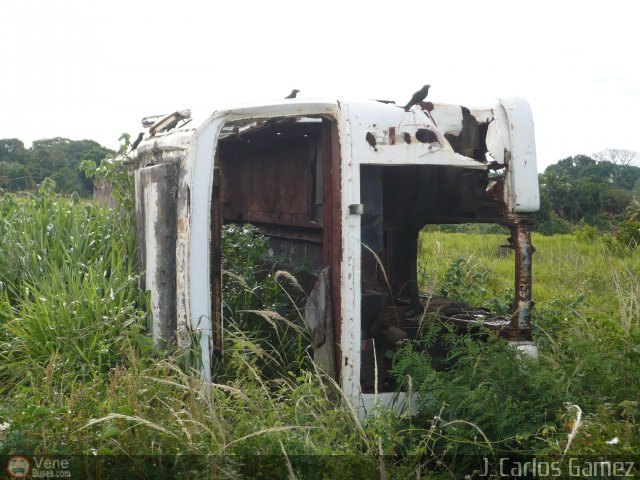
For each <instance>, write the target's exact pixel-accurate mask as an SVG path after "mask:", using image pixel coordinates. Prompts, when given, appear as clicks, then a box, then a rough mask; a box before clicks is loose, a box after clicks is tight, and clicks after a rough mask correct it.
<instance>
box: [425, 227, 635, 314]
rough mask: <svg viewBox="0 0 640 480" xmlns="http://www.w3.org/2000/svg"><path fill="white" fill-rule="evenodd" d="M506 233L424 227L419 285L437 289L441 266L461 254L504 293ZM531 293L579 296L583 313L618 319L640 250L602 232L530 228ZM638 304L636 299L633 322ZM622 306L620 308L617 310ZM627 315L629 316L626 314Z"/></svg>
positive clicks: (508, 268) (509, 255) (547, 298)
mask: <svg viewBox="0 0 640 480" xmlns="http://www.w3.org/2000/svg"><path fill="white" fill-rule="evenodd" d="M507 236H508V234H506V233H505V235H496V234H474V233H470V234H466V233H443V232H423V233H422V234H421V243H420V248H421V249H422V250H421V254H422V255H421V257H422V258H423V259H424V261H425V264H424V265H422V271H426V272H427V274H426V275H424V277H423V281H422V283H423V286H424V287H425V288H427V289H435V290H437V289H438V281H440V280H441V278H442V275H443V271H444V269H446V267H447V266H448V265H450V264H451V262H452V261H453V260H454V259H456V258H460V257H461V258H464V260H465V262H468V264H469V265H472V266H473V268H476V269H483V270H486V271H489V272H490V273H491V290H492V291H493V293H494V294H497V295H502V294H503V293H504V292H505V291H509V290H510V289H512V288H513V283H514V258H513V251H511V250H507V251H504V250H503V255H502V256H501V255H500V253H499V246H500V245H504V244H507ZM532 242H533V245H534V247H535V248H536V253H535V254H534V256H533V297H534V299H535V301H536V302H537V303H549V302H560V303H563V304H567V305H571V304H573V303H574V302H576V301H577V300H578V299H583V300H582V301H581V303H582V304H583V305H582V307H581V312H582V313H583V314H584V315H587V316H597V317H609V318H611V319H614V320H615V319H619V320H622V318H621V314H622V315H624V313H625V310H628V307H627V305H628V304H629V303H631V304H633V303H634V302H633V301H632V300H633V299H634V298H635V299H637V298H638V296H639V295H640V291H639V290H638V280H639V272H640V250H638V249H636V250H635V251H633V250H622V251H616V250H612V249H611V248H610V247H609V246H608V244H607V242H605V241H604V240H603V238H602V237H599V236H596V237H593V238H587V237H581V236H580V235H576V234H573V235H553V236H544V235H540V234H536V233H534V234H533V236H532ZM637 308H638V305H637V303H635V312H631V313H632V316H633V315H635V319H636V326H638V325H637V321H638V317H637V315H638V313H639V312H638V310H637ZM621 309H622V312H621ZM625 321H628V319H626V318H625Z"/></svg>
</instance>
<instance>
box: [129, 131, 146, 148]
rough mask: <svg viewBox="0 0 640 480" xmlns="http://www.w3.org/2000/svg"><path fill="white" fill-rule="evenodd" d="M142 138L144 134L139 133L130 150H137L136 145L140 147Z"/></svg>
mask: <svg viewBox="0 0 640 480" xmlns="http://www.w3.org/2000/svg"><path fill="white" fill-rule="evenodd" d="M142 137H144V132H140V134H139V135H138V138H136V139H135V140H134V142H133V143H132V144H131V150H135V149H136V148H138V145H140V142H141V141H142ZM131 150H129V151H131Z"/></svg>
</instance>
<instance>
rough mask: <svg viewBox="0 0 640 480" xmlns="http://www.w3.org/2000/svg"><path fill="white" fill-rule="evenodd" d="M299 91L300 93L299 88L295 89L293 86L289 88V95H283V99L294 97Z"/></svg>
mask: <svg viewBox="0 0 640 480" xmlns="http://www.w3.org/2000/svg"><path fill="white" fill-rule="evenodd" d="M299 93H300V90H297V89H295V88H294V89H293V90H291V93H290V94H289V95H287V96H286V97H284V98H285V100H286V99H287V98H296V95H298V94H299Z"/></svg>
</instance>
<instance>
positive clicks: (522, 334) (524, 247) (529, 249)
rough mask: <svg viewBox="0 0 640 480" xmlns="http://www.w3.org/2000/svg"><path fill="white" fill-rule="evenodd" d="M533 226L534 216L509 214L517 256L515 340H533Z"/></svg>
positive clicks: (514, 311)
mask: <svg viewBox="0 0 640 480" xmlns="http://www.w3.org/2000/svg"><path fill="white" fill-rule="evenodd" d="M532 226H533V217H531V216H530V215H516V214H512V215H510V216H509V228H510V230H511V239H510V241H511V244H512V245H513V248H514V250H515V257H516V265H515V292H514V293H515V295H514V301H513V305H512V307H511V331H512V335H513V336H514V340H515V339H517V340H531V309H532V308H533V298H532V293H531V277H532V263H531V261H532V257H533V253H534V252H535V250H536V249H535V248H534V247H533V245H532V244H531V227H532Z"/></svg>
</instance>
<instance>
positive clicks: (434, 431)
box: [0, 191, 640, 478]
mask: <svg viewBox="0 0 640 480" xmlns="http://www.w3.org/2000/svg"><path fill="white" fill-rule="evenodd" d="M0 235H1V236H0V282H2V283H1V284H0V379H2V386H1V387H0V425H6V424H9V427H8V429H5V427H3V431H0V453H6V454H27V455H31V454H33V453H39V454H44V455H50V454H64V455H68V454H73V453H75V454H86V455H89V456H90V457H91V458H93V456H98V458H103V461H101V463H100V464H99V465H98V466H97V467H96V470H94V471H92V473H91V475H88V474H86V473H85V474H84V476H85V477H87V478H89V477H91V478H122V477H123V476H125V475H132V474H133V473H135V474H137V475H138V477H140V478H149V477H151V478H153V474H154V473H157V472H165V473H166V474H167V475H172V476H175V475H181V478H202V476H203V475H209V476H215V477H216V478H217V477H221V478H226V477H230V478H237V477H242V476H247V477H254V476H256V475H262V476H265V477H276V478H283V477H287V478H292V477H305V476H309V475H314V476H316V477H327V478H329V477H330V478H334V477H335V478H354V477H356V478H360V477H367V478H368V477H372V478H378V477H379V478H404V477H411V478H416V477H420V478H421V476H425V475H426V476H429V475H436V474H442V475H445V476H448V477H449V478H450V476H451V475H459V474H466V473H472V472H473V470H474V469H477V468H478V466H479V464H478V459H479V458H482V456H483V455H489V456H492V458H493V456H496V455H498V454H500V453H504V452H511V453H512V452H514V451H516V452H520V453H522V452H525V453H555V454H558V455H561V454H562V452H563V451H564V450H568V452H567V455H569V454H571V453H576V452H577V453H591V452H593V451H596V452H602V451H606V452H609V453H616V452H617V450H615V449H616V448H618V447H617V446H616V445H614V444H607V443H606V441H608V440H610V439H612V438H613V437H618V438H619V439H620V442H621V443H620V448H622V447H624V448H625V449H626V450H624V451H626V452H640V445H639V442H638V425H639V422H640V412H639V411H638V404H637V399H638V397H640V370H639V367H638V365H639V363H640V362H639V361H640V353H638V352H637V351H636V345H637V344H638V343H640V335H639V330H640V328H639V326H638V305H637V301H636V300H637V288H638V278H639V275H638V272H639V268H638V265H639V263H640V262H639V257H638V252H637V251H636V252H635V253H631V252H629V253H628V254H627V253H625V254H624V255H626V256H624V257H623V256H621V253H620V252H612V251H610V250H608V249H607V247H606V245H604V244H601V243H600V242H597V241H595V242H588V241H585V240H584V239H580V238H578V237H575V236H559V237H539V236H534V243H535V244H536V247H537V248H538V252H537V253H536V254H535V256H534V259H535V262H534V282H535V283H534V297H535V298H536V301H537V306H536V310H535V317H534V321H535V322H536V330H535V339H536V342H537V344H538V347H539V349H540V359H539V360H538V361H537V362H534V361H530V360H526V359H523V358H522V357H521V356H520V355H519V354H518V353H517V352H516V351H515V350H513V349H511V348H510V347H509V346H508V345H506V343H505V342H504V341H502V340H501V339H499V338H497V337H493V336H491V335H487V334H485V333H482V334H481V335H476V334H469V335H462V336H460V335H454V332H452V331H451V330H448V329H446V328H443V327H441V326H440V325H439V324H438V323H437V322H434V321H433V319H428V320H429V321H428V322H427V323H426V325H425V329H424V335H423V336H422V337H421V338H420V339H418V340H417V341H416V342H405V343H404V344H403V345H402V346H401V348H400V349H399V353H397V354H396V357H395V367H394V368H395V371H396V373H397V376H398V380H399V382H405V383H404V385H405V386H406V388H407V389H411V390H414V391H416V392H417V393H418V395H419V401H418V405H419V407H420V408H419V413H418V416H417V417H415V418H406V417H400V416H398V415H396V414H395V413H393V412H388V411H385V410H384V409H379V410H378V411H377V412H376V413H377V414H376V415H374V416H372V417H371V418H369V419H366V420H361V419H359V418H358V416H357V415H356V414H355V411H354V409H353V407H352V406H351V405H350V404H349V403H348V402H347V401H346V400H345V397H344V395H343V393H342V392H341V391H340V389H339V387H338V386H337V384H336V383H335V381H333V380H332V379H329V378H327V377H326V376H325V375H324V374H322V373H321V372H320V371H319V370H318V369H317V368H316V367H315V365H314V364H313V362H312V360H311V357H312V355H311V352H310V350H309V341H308V335H307V333H306V332H305V331H304V327H303V322H302V321H301V318H300V313H299V312H300V308H301V306H302V303H303V302H304V297H303V296H302V294H301V292H300V290H299V289H298V288H297V287H296V286H295V279H294V278H293V277H292V276H291V275H290V274H286V273H282V272H281V271H279V269H280V268H281V267H280V266H279V265H278V262H277V259H273V258H271V259H270V262H269V266H268V268H266V267H265V264H264V262H262V260H264V259H265V256H268V253H269V252H268V244H267V242H266V240H265V239H264V238H263V237H260V236H259V235H257V234H256V232H255V231H254V230H253V229H251V228H250V227H246V228H244V227H229V228H228V229H227V230H226V231H225V234H224V238H223V248H224V251H225V263H224V265H223V268H224V270H225V285H224V289H225V290H224V294H225V297H224V299H225V304H224V312H225V318H226V321H227V329H226V331H225V351H226V355H225V359H224V362H221V363H219V364H218V365H217V367H216V369H217V371H216V376H215V380H214V382H215V383H205V382H203V381H202V379H201V378H200V376H199V375H198V373H197V372H196V371H192V370H190V369H189V368H188V367H187V366H185V365H187V364H188V362H184V361H183V360H184V359H183V358H182V357H181V355H182V353H181V352H178V351H173V350H171V349H167V350H164V351H158V350H156V349H155V348H154V347H153V344H152V342H150V340H149V338H148V336H147V335H146V326H147V322H148V320H149V318H148V314H147V313H146V298H145V296H144V295H141V294H140V292H139V291H138V289H137V274H136V265H135V255H134V246H135V239H134V230H133V228H132V224H131V217H130V210H128V209H126V208H122V209H119V210H103V209H99V208H96V207H95V206H93V205H92V204H90V203H81V202H79V201H78V199H77V198H63V197H59V196H56V195H54V194H52V193H51V192H48V191H43V192H41V194H40V195H39V196H34V197H26V198H21V199H17V198H16V197H12V196H4V197H3V198H2V200H0ZM503 242H504V237H502V236H494V235H464V234H455V233H454V234H444V233H439V232H435V233H426V234H424V235H423V236H422V237H421V249H422V250H421V254H420V262H421V265H420V266H421V272H422V274H423V275H422V278H423V285H422V286H423V287H424V288H426V289H429V290H432V291H434V292H446V293H448V294H450V295H453V296H459V297H460V298H463V299H467V300H469V301H470V302H472V303H484V304H487V305H490V306H492V308H496V309H499V308H505V306H508V304H509V295H510V291H511V289H512V282H513V258H504V257H501V256H500V255H499V254H498V252H497V251H496V246H497V245H499V244H500V243H503ZM434 345H437V346H438V347H439V348H440V351H441V354H440V358H435V354H434V356H433V357H432V356H430V355H429V354H428V352H430V351H431V352H432V353H433V350H432V349H431V350H430V347H432V346H434ZM565 402H569V403H570V404H571V405H576V406H578V407H579V408H580V409H581V410H582V411H583V416H582V419H581V423H580V425H579V428H578V427H576V428H574V427H575V422H573V423H571V421H572V419H573V418H574V417H575V408H573V407H572V409H569V410H567V408H566V406H565V405H564V403H565ZM569 433H572V435H573V436H572V437H571V444H570V445H569V444H568V442H567V435H568V434H569ZM140 455H145V456H147V457H139V456H140ZM101 456H106V457H101ZM114 456H115V457H114ZM87 458H89V457H87ZM109 458H111V460H109ZM456 458H457V459H456ZM104 459H106V460H104ZM127 459H128V460H127ZM136 459H137V460H136ZM118 465H121V467H122V469H123V470H122V471H118V470H117V467H118ZM136 469H137V470H136ZM80 476H82V475H80Z"/></svg>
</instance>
